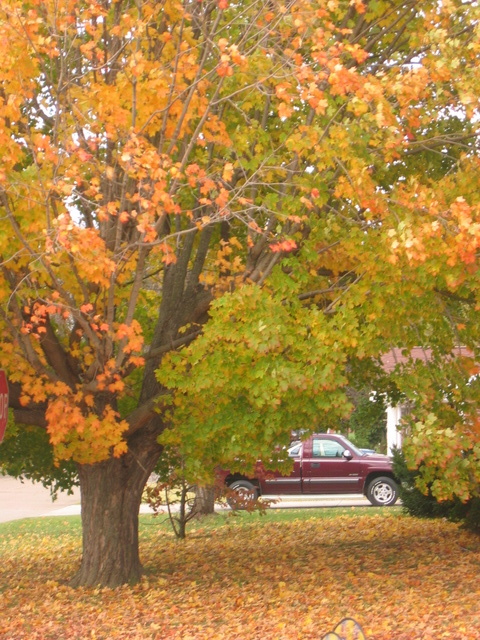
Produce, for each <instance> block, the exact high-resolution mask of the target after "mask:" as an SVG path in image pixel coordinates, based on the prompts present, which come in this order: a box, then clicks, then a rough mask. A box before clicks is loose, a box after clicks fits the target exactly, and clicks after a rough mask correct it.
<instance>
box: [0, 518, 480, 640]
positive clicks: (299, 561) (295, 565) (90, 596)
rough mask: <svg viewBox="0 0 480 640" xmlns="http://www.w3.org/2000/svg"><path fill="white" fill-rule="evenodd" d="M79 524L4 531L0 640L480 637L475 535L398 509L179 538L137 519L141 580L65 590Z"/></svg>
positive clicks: (52, 521) (243, 525)
mask: <svg viewBox="0 0 480 640" xmlns="http://www.w3.org/2000/svg"><path fill="white" fill-rule="evenodd" d="M80 533H81V531H80V519H79V518H78V517H68V518H39V519H28V520H20V521H14V522H9V523H4V524H0V591H1V594H0V638H1V639H2V640H3V639H5V640H6V639H9V640H24V639H25V640H27V639H28V640H40V639H41V640H44V639H45V640H47V639H52V640H53V639H55V640H62V639H65V640H68V639H71V638H75V639H78V640H80V639H82V640H83V639H84V638H85V639H87V638H96V639H97V640H99V639H102V640H103V639H104V640H107V639H110V638H120V639H121V638H124V639H127V638H128V639H132V640H133V639H144V638H149V639H152V640H153V639H156V640H163V639H169V638H172V639H176V640H204V639H205V640H207V639H208V640H216V639H219V640H220V639H221V640H240V639H241V640H288V639H296V640H319V639H320V638H321V637H322V636H323V634H325V633H326V632H327V631H329V630H330V629H331V628H332V627H333V626H334V625H335V624H336V623H337V622H338V621H339V620H340V619H341V618H343V617H345V616H351V617H353V618H355V619H357V620H358V621H359V622H360V623H361V624H362V625H363V627H364V630H365V631H366V632H367V635H368V637H369V638H370V639H371V640H415V639H424V640H439V639H441V638H448V639H449V640H480V624H479V621H480V584H479V580H478V576H479V569H480V538H479V537H478V536H475V535H473V534H471V533H467V532H465V531H462V530H459V529H458V527H457V526H456V525H454V524H451V523H448V522H444V521H441V520H440V521H439V520H436V521H420V520H416V519H412V518H409V517H407V516H404V515H403V514H402V510H401V508H400V507H393V508H390V509H374V508H356V509H350V508H337V509H284V510H280V509H271V510H270V511H269V512H268V513H267V514H266V515H265V516H259V515H258V514H255V513H254V514H247V513H241V514H239V515H238V516H236V517H230V516H227V515H226V514H221V515H217V516H212V517H210V518H207V519H205V520H203V521H201V522H199V523H196V524H195V525H194V526H192V527H191V528H190V533H189V536H188V538H187V539H186V540H185V541H181V542H180V541H177V540H175V539H174V538H173V536H172V534H171V532H170V530H169V528H168V526H167V525H166V524H164V523H162V522H161V520H160V519H158V518H157V519H154V518H152V517H151V516H142V517H141V554H142V559H143V563H144V566H145V568H146V570H147V575H146V576H145V578H144V579H143V581H142V583H141V584H139V585H136V586H134V587H130V586H125V587H122V588H120V589H117V590H110V589H77V590H74V589H71V588H70V587H69V586H68V584H67V579H68V577H69V576H70V575H72V574H73V573H74V571H75V569H76V567H77V566H78V562H79V559H80V553H81V539H80Z"/></svg>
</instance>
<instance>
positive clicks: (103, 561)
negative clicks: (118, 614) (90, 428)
mask: <svg viewBox="0 0 480 640" xmlns="http://www.w3.org/2000/svg"><path fill="white" fill-rule="evenodd" d="M154 459H156V457H155V456H153V457H152V462H151V464H148V467H145V466H144V465H143V464H141V463H140V464H139V460H138V458H137V457H136V456H134V455H132V453H131V452H129V453H127V454H126V455H125V456H123V457H121V458H111V459H109V460H107V461H105V462H100V463H97V464H94V465H79V478H80V491H81V505H82V530H83V554H82V561H81V565H80V569H79V570H78V572H77V574H76V575H75V576H74V578H73V579H72V581H71V585H72V586H74V587H78V586H83V587H93V586H98V585H101V586H103V587H111V588H115V587H118V586H120V585H122V584H127V583H129V584H133V583H135V582H138V581H139V580H140V577H141V575H142V565H141V562H140V556H139V548H138V513H139V509H140V504H141V500H142V492H143V489H144V486H145V483H146V481H147V479H148V477H149V475H150V472H151V470H152V468H153V466H154V464H155V463H154Z"/></svg>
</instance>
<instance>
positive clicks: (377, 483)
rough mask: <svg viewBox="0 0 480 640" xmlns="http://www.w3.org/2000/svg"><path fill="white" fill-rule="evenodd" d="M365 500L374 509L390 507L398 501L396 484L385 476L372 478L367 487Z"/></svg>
mask: <svg viewBox="0 0 480 640" xmlns="http://www.w3.org/2000/svg"><path fill="white" fill-rule="evenodd" d="M367 498H368V499H369V500H370V502H371V503H372V504H373V505H374V506H375V507H391V506H393V505H394V504H395V502H396V501H397V500H398V487H397V483H396V482H395V480H392V478H388V477H387V476H380V477H379V478H374V479H373V480H372V481H371V482H370V484H369V485H368V488H367Z"/></svg>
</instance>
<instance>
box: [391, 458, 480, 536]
mask: <svg viewBox="0 0 480 640" xmlns="http://www.w3.org/2000/svg"><path fill="white" fill-rule="evenodd" d="M393 470H394V473H395V476H396V477H397V479H398V480H399V484H400V487H399V496H400V499H401V501H402V503H403V507H404V509H405V510H406V511H407V513H408V514H409V515H411V516H415V517H417V518H447V519H448V520H451V521H453V522H462V524H463V526H464V527H465V528H466V529H469V530H470V531H475V532H477V533H480V498H478V497H474V498H470V500H467V501H466V502H462V501H461V500H459V499H458V498H455V499H454V500H446V501H442V502H439V501H438V500H436V499H435V498H434V497H433V496H432V494H431V493H430V492H429V493H428V494H424V493H422V492H421V491H420V490H419V489H418V488H417V487H416V483H415V480H416V478H417V476H418V475H419V473H420V470H419V469H413V470H412V469H409V468H408V466H407V463H406V460H405V456H404V454H403V453H402V451H401V450H399V449H397V450H395V451H394V454H393Z"/></svg>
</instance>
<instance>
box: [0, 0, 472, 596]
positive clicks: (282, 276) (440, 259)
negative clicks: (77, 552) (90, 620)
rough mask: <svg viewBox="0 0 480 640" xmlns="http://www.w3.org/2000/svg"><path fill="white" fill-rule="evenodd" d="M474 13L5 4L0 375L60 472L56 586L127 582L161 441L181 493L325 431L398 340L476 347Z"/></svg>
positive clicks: (359, 6)
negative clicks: (76, 530)
mask: <svg viewBox="0 0 480 640" xmlns="http://www.w3.org/2000/svg"><path fill="white" fill-rule="evenodd" d="M479 18H480V14H479V8H478V7H477V3H474V2H465V1H464V0H449V1H448V2H447V1H446V0H445V1H444V2H441V3H440V2H438V0H433V1H429V0H425V2H422V3H418V2H416V1H415V0H393V1H392V0H388V1H383V0H369V1H368V0H364V1H362V0H352V1H348V0H317V1H315V0H278V1H277V0H268V1H265V0H253V1H252V0H248V1H243V0H240V1H239V2H230V1H229V0H204V1H202V0H184V1H183V2H182V1H180V0H177V1H175V0H98V1H94V0H80V1H78V0H41V1H40V0H26V1H20V0H3V2H2V4H1V8H0V79H1V89H0V150H1V163H0V264H1V272H0V304H1V307H0V326H1V334H0V335H1V337H0V345H1V346H0V348H1V364H2V366H3V367H4V368H6V369H7V371H8V378H9V382H10V389H11V406H12V407H13V410H14V411H13V413H14V420H15V425H16V431H15V433H17V432H18V433H21V432H22V431H21V429H22V427H21V425H26V426H27V427H26V428H27V429H30V430H31V428H32V427H35V426H36V427H37V428H41V429H44V430H45V431H46V433H47V434H48V437H49V442H50V445H51V447H52V448H53V455H54V457H55V460H56V461H57V464H59V465H60V468H62V465H63V464H66V463H68V464H71V463H72V461H73V462H74V463H75V464H76V465H77V471H78V477H79V480H80V485H81V493H82V522H83V558H82V563H81V566H80V569H79V572H78V574H77V575H76V577H75V578H74V584H78V585H93V584H103V585H108V586H115V585H118V584H121V583H124V582H127V581H128V582H131V581H135V580H138V579H139V576H140V574H141V564H140V560H139V553H138V508H139V503H140V500H141V495H142V490H143V487H144V484H145V482H146V480H147V478H148V476H149V475H150V473H151V471H152V469H153V468H154V467H155V464H156V462H157V459H158V457H159V454H160V452H161V446H162V445H161V444H159V442H158V438H159V436H162V434H163V435H164V442H165V443H169V444H172V443H173V444H174V445H175V447H176V448H177V451H178V448H180V450H181V453H182V455H184V456H185V457H186V458H187V459H189V460H194V459H196V460H198V461H199V462H198V474H199V476H201V475H202V473H206V471H205V468H206V467H208V463H209V461H210V462H211V466H213V463H214V462H224V461H226V460H232V459H234V458H235V457H238V456H239V455H241V456H243V458H244V460H246V462H248V461H250V462H252V461H253V460H254V459H255V458H256V457H257V455H259V453H262V452H266V451H267V450H268V448H269V447H271V445H272V443H273V442H279V441H281V440H282V438H286V437H287V434H288V432H289V431H290V429H292V428H302V427H305V425H307V426H311V425H312V424H313V421H314V419H315V418H316V417H317V418H318V416H320V415H326V416H328V419H329V420H330V421H331V422H332V424H334V423H335V420H336V419H338V418H339V417H340V416H343V415H345V413H346V411H348V400H347V397H346V394H345V389H346V388H347V387H348V386H349V385H350V386H352V385H354V383H355V381H358V380H359V379H362V380H363V384H365V381H366V380H367V381H369V380H372V381H373V380H374V379H375V377H376V376H378V375H379V369H378V368H375V359H376V358H378V356H379V355H380V354H381V353H382V352H384V351H385V350H387V349H388V348H390V347H391V346H397V347H398V346H400V347H406V348H408V347H410V346H413V345H418V344H422V345H425V346H429V347H431V348H432V349H433V350H434V351H435V353H436V354H438V359H439V361H440V359H441V356H442V355H443V354H447V353H449V352H450V350H451V348H452V346H453V345H455V344H458V342H459V341H460V342H462V343H464V344H466V345H468V346H469V347H470V349H471V350H472V351H473V352H475V351H476V349H477V345H478V330H479V324H478V318H477V317H476V313H475V311H476V305H477V301H478V264H477V251H478V246H479V243H480V222H479V217H480V216H479V204H478V203H479V197H480V195H479V192H478V188H477V185H478V177H479V161H478V156H477V137H476V135H477V132H476V130H475V127H476V125H475V122H476V117H477V115H478V114H477V106H478V104H477V95H478V88H479V86H480V83H479V79H480V78H479V73H480V71H479V69H480V65H479V64H478V63H479V56H480V40H479V34H478V20H479ZM477 315H478V314H477ZM209 318H210V319H209ZM207 321H208V322H207ZM467 360H468V358H467ZM462 362H463V361H462ZM372 363H373V364H372ZM467 364H468V366H470V365H471V361H469V363H467ZM459 366H460V365H459ZM468 366H467V365H465V366H464V367H463V368H461V371H462V372H463V373H462V375H463V377H465V375H466V373H465V372H466V370H467V369H468ZM156 372H157V373H156ZM427 391H428V390H427ZM427 391H426V392H425V393H426V394H427V396H428V393H427ZM172 398H173V401H172ZM172 402H173V403H172ZM464 409H465V407H464V406H463V409H462V410H464ZM169 426H172V427H173V428H172V429H171V430H169V429H167V428H168V427H169ZM166 430H167V431H166ZM477 433H478V430H477ZM27 434H28V431H27ZM167 434H168V435H167ZM476 446H477V448H478V443H477V445H476ZM192 466H193V467H194V466H195V465H194V464H193V465H192ZM207 471H208V469H207ZM68 473H71V468H70V469H69V471H68ZM192 473H193V471H192Z"/></svg>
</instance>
